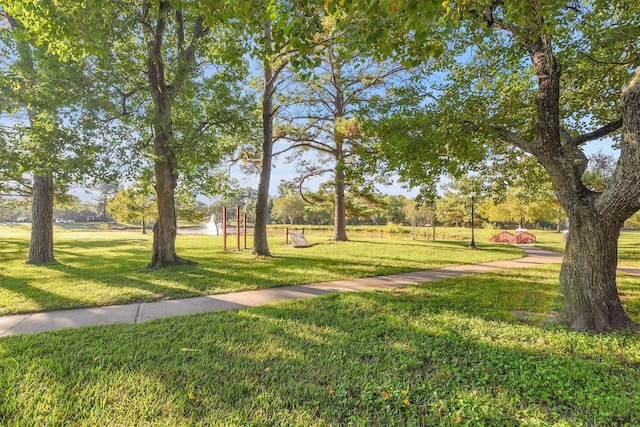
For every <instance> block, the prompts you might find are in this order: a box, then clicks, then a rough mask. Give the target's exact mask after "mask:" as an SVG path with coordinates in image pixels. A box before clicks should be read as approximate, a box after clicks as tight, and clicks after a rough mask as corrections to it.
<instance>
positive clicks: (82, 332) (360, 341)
mask: <svg viewBox="0 0 640 427" xmlns="http://www.w3.org/2000/svg"><path fill="white" fill-rule="evenodd" d="M558 268H559V267H558V266H557V265H555V266H542V267H537V268H530V269H522V270H510V271H503V272H498V273H490V274H484V275H476V276H468V277H464V278H459V279H449V280H443V281H438V282H432V283H430V284H428V285H423V286H416V287H408V288H404V289H396V290H393V291H378V292H368V293H357V294H336V295H329V296H324V297H319V298H316V299H312V300H304V301H287V302H282V303H278V304H275V305H271V306H264V307H259V308H254V309H248V310H241V311H231V312H224V313H210V314H201V315H193V316H184V317H179V318H171V319H164V320H159V321H153V322H149V323H143V324H136V325H114V326H107V327H90V328H82V329H73V330H63V331H57V332H49V333H43V334H38V335H31V336H18V337H7V338H2V339H0V425H5V426H34V425H43V426H56V425H60V426H62V425H69V426H81V425H82V426H93V425H122V426H129V425H136V426H192V425H193V426H213V425H215V426H223V425H243V426H273V425H278V426H330V425H333V426H338V425H344V426H347V425H353V426H393V425H398V426H405V425H411V426H417V425H420V426H456V425H468V426H483V425H484V426H637V425H640V339H639V338H638V336H637V335H634V334H633V333H631V332H619V333H615V334H612V335H607V336H595V335H591V334H586V333H577V332H573V331H568V330H565V329H563V328H558V327H555V326H553V325H552V324H549V323H547V320H548V317H549V315H550V312H551V310H552V308H553V307H556V306H557V304H558V286H557V275H558ZM620 288H621V292H622V294H623V296H624V298H623V299H624V301H625V305H626V309H627V311H628V312H629V313H630V314H631V315H632V316H633V317H634V319H635V320H640V279H639V278H623V279H622V280H621V282H620Z"/></svg>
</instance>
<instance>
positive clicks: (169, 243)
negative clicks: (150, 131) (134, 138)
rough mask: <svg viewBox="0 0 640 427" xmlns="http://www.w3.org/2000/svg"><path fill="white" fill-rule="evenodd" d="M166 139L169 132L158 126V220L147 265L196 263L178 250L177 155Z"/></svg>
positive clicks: (160, 266) (155, 165)
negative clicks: (183, 256)
mask: <svg viewBox="0 0 640 427" xmlns="http://www.w3.org/2000/svg"><path fill="white" fill-rule="evenodd" d="M167 140H168V137H167V135H166V134H165V133H164V132H161V131H159V129H156V136H155V138H154V144H155V155H156V160H155V162H154V170H155V177H156V199H157V203H158V220H157V221H156V223H155V225H154V226H153V249H152V254H151V262H149V265H147V268H163V267H168V266H172V265H184V264H188V265H195V264H197V262H194V261H190V260H187V259H183V258H180V257H179V256H178V255H177V254H176V234H177V230H178V223H177V217H176V209H175V188H176V185H177V183H178V177H177V175H176V173H175V172H174V167H175V166H174V162H175V155H174V154H173V152H172V151H171V150H170V149H169V148H167Z"/></svg>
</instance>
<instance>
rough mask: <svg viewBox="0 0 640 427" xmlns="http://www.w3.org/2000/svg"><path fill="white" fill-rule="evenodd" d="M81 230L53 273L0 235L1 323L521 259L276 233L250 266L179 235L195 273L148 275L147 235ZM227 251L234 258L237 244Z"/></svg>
mask: <svg viewBox="0 0 640 427" xmlns="http://www.w3.org/2000/svg"><path fill="white" fill-rule="evenodd" d="M80 227H81V225H65V226H59V225H56V226H55V234H54V242H55V257H56V260H57V263H53V264H48V265H42V266H34V265H26V264H25V260H26V259H27V254H28V245H29V228H28V226H0V315H6V314H16V313H27V312H35V311H48V310H55V309H67V308H77V307H90V306H101V305H112V304H123V303H129V302H136V301H152V300H159V299H174V298H181V297H192V296H199V295H207V294H216V293H226V292H235V291H241V290H250V289H260V288H271V287H277V286H286V285H296V284H305V283H311V282H323V281H330V280H338V279H345V278H356V277H365V276H376V275H386V274H393V273H400V272H406V271H415V270H425V269H433V268H438V267H443V266H448V265H455V264H466V263H477V262H485V261H494V260H501V259H514V258H519V257H521V256H522V254H523V253H522V251H521V250H520V249H518V248H516V247H512V246H509V245H492V244H488V243H484V242H486V241H487V240H488V239H484V238H483V239H482V241H483V243H481V241H480V240H478V243H479V246H480V247H481V250H478V251H473V250H469V249H468V240H467V241H463V240H458V241H438V242H428V241H425V240H411V239H410V238H409V237H408V236H406V235H404V236H402V237H391V238H380V237H378V238H373V237H366V238H364V237H363V238H358V237H357V234H356V233H354V234H352V237H351V238H352V239H353V240H352V241H350V242H344V243H336V242H331V241H330V240H329V238H328V237H327V233H326V232H317V231H316V232H313V231H309V232H308V233H307V235H308V236H309V240H310V241H311V243H313V246H312V247H310V248H304V249H302V248H299V249H295V248H291V247H285V246H284V235H283V233H284V232H283V230H278V232H279V234H278V235H277V236H274V237H273V238H272V239H271V241H270V248H271V251H272V253H273V255H274V257H273V258H256V257H255V256H253V255H252V254H251V251H250V250H246V251H240V252H237V251H229V252H224V251H223V241H222V237H218V236H207V235H179V236H178V238H177V252H178V254H179V255H181V256H183V257H185V258H189V259H192V260H195V261H197V262H198V263H199V265H197V266H181V267H172V268H166V269H162V270H147V269H146V268H145V266H146V265H147V263H148V262H149V260H150V258H151V245H152V238H153V236H152V234H148V235H142V234H141V233H140V232H133V231H96V230H92V231H87V230H83V229H82V228H80ZM453 231H454V230H453V229H452V230H451V232H452V233H453ZM274 233H275V231H274ZM466 233H469V231H468V230H466ZM456 236H457V237H459V236H458V235H457V234H456ZM243 243H244V242H242V244H243ZM228 246H229V248H235V246H236V239H235V237H230V238H229V239H228ZM249 246H251V241H249Z"/></svg>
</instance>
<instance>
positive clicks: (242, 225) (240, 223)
mask: <svg viewBox="0 0 640 427" xmlns="http://www.w3.org/2000/svg"><path fill="white" fill-rule="evenodd" d="M228 222H229V221H228V217H227V207H226V206H224V207H223V208H222V236H223V238H222V241H223V242H224V250H225V251H226V250H227V236H228V235H229V234H232V233H231V232H232V231H234V229H233V228H232V227H233V225H232V226H231V227H229V226H228ZM243 231H244V233H243ZM235 234H236V250H238V251H239V250H241V249H240V237H241V234H242V235H244V249H247V214H246V213H245V214H244V217H242V218H241V217H240V205H238V206H237V207H236V226H235Z"/></svg>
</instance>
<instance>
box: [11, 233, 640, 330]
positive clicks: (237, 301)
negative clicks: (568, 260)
mask: <svg viewBox="0 0 640 427" xmlns="http://www.w3.org/2000/svg"><path fill="white" fill-rule="evenodd" d="M521 248H522V249H523V250H524V252H525V255H526V256H525V257H524V258H521V259H517V260H511V261H493V262H486V263H481V264H466V265H457V266H453V267H444V268H438V269H435V270H425V271H416V272H411V273H402V274H394V275H391V276H377V277H364V278H360V279H351V280H338V281H334V282H323V283H311V284H308V285H297V286H286V287H280V288H270V289H260V290H255V291H244V292H235V293H229V294H218V295H209V296H204V297H195V298H184V299H176V300H169V301H154V302H143V303H135V304H126V305H113V306H107V307H94V308H81V309H74V310H60V311H49V312H42V313H30V314H17V315H10V316H0V337H4V336H9V335H20V334H29V333H36V332H42V331H51V330H57V329H64V328H76V327H81V326H89V325H110V324H114V323H138V322H144V321H147V320H152V319H159V318H162V317H170V316H179V315H183V314H191V313H200V312H207V311H220V310H230V309H239V308H246V307H257V306H260V305H264V304H269V303H272V302H275V301H281V300H287V299H302V298H311V297H315V296H318V295H324V294H329V293H334V292H358V291H369V290H373V289H383V288H394V287H400V286H406V285H413V284H419V283H427V282H431V281H434V280H439V279H445V278H449V277H459V276H463V275H467V274H476V273H487V272H490V271H496V270H502V269H507V268H517V267H531V266H535V265H541V264H548V263H559V262H561V261H562V255H560V254H557V253H555V252H549V251H545V250H543V249H540V248H536V247H534V246H521ZM621 270H622V271H624V272H625V273H628V274H638V275H640V269H637V268H624V269H623V268H621Z"/></svg>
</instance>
